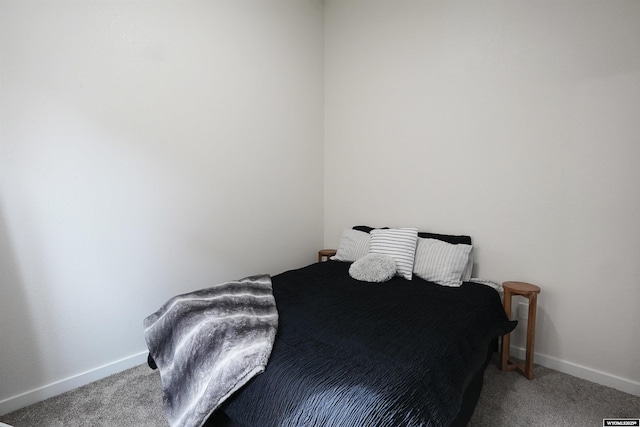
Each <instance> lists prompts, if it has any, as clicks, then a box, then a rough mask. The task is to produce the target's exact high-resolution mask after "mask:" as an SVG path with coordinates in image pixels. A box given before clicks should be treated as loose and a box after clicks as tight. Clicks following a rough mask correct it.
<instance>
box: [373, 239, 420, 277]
mask: <svg viewBox="0 0 640 427" xmlns="http://www.w3.org/2000/svg"><path fill="white" fill-rule="evenodd" d="M417 239H418V229H417V228H390V229H376V230H371V243H370V244H369V253H370V254H383V255H389V256H391V257H393V259H395V261H396V267H397V268H398V275H400V276H402V277H404V278H405V279H407V280H411V277H412V272H413V259H414V257H415V254H416V241H417Z"/></svg>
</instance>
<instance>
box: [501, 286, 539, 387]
mask: <svg viewBox="0 0 640 427" xmlns="http://www.w3.org/2000/svg"><path fill="white" fill-rule="evenodd" d="M502 287H503V288H504V303H503V304H504V311H505V312H506V313H507V317H508V318H509V319H511V298H512V297H513V296H514V295H520V296H522V297H525V298H527V299H528V300H529V314H528V320H527V353H526V359H525V361H524V363H516V362H513V361H511V360H510V359H509V345H510V341H511V339H510V337H511V334H510V333H509V334H506V335H504V336H503V337H502V358H501V361H500V369H501V370H502V371H513V370H516V371H518V372H520V373H521V374H522V375H524V376H525V377H526V378H527V379H529V380H531V379H533V346H534V342H535V336H536V312H537V305H538V294H539V293H540V288H539V287H538V286H536V285H532V284H531V283H524V282H504V283H503V284H502Z"/></svg>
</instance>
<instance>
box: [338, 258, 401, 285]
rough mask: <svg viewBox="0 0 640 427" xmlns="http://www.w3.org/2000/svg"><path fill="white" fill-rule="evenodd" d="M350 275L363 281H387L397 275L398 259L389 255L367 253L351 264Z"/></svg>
mask: <svg viewBox="0 0 640 427" xmlns="http://www.w3.org/2000/svg"><path fill="white" fill-rule="evenodd" d="M349 275H350V276H351V277H353V278H354V279H356V280H360V281H363V282H386V281H387V280H391V279H392V278H393V276H395V275H396V261H395V260H394V259H393V258H392V257H390V256H389V255H382V254H369V255H365V256H363V257H362V258H360V259H358V260H357V261H356V262H354V263H353V264H351V267H349Z"/></svg>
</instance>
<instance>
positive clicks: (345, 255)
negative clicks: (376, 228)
mask: <svg viewBox="0 0 640 427" xmlns="http://www.w3.org/2000/svg"><path fill="white" fill-rule="evenodd" d="M370 241H371V236H370V235H369V233H365V232H364V231H358V230H353V229H351V228H347V229H345V230H344V231H343V232H342V237H341V238H340V243H339V244H338V250H337V251H336V254H335V255H334V256H332V257H331V259H332V260H335V261H349V262H351V261H355V260H357V259H358V258H362V257H363V256H365V255H366V254H368V253H369V242H370Z"/></svg>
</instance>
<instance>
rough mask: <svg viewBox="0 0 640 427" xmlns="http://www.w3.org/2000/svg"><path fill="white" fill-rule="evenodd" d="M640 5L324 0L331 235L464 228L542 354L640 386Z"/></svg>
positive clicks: (621, 384)
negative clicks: (521, 311)
mask: <svg viewBox="0 0 640 427" xmlns="http://www.w3.org/2000/svg"><path fill="white" fill-rule="evenodd" d="M638 22H640V2H637V1H615V2H608V1H581V0H580V1H577V0H576V1H568V2H567V1H563V2H531V1H511V0H504V1H482V2H477V1H475V0H469V1H444V0H443V1H419V0H414V1H394V2H389V1H385V0H382V1H374V0H371V1H367V2H362V1H350V0H327V1H326V2H325V246H327V247H332V246H333V247H335V245H336V244H337V242H338V239H339V237H340V232H341V230H342V229H343V228H344V227H350V226H352V225H354V224H358V223H365V224H368V225H372V226H417V227H419V228H421V229H424V230H431V231H436V232H445V233H447V232H448V233H468V234H470V235H471V236H472V237H473V238H474V242H475V243H476V257H477V258H476V260H477V262H478V266H477V271H476V273H477V274H478V275H479V276H481V277H485V278H489V279H493V280H496V281H500V282H501V281H505V280H522V281H530V282H533V283H536V284H538V285H539V286H540V287H541V288H542V293H541V295H540V298H539V311H538V323H537V326H538V329H537V340H536V350H537V353H538V354H537V359H536V360H537V361H538V362H540V363H543V364H546V365H547V366H551V367H554V368H556V369H561V370H564V371H567V372H570V373H573V374H577V375H581V376H583V377H588V378H590V379H593V380H596V381H600V382H606V383H608V384H611V385H613V386H615V387H618V388H621V389H624V390H625V391H630V392H633V393H636V394H639V395H640V358H639V355H640V328H639V327H638V325H640V310H638V305H639V304H640V262H639V260H640V221H639V220H638V218H640V192H639V190H638V183H640V168H639V167H638V165H639V164H640V145H639V144H638V137H639V135H640V120H639V117H640V116H639V113H640V55H639V54H638V53H639V52H640V26H639V25H638Z"/></svg>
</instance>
